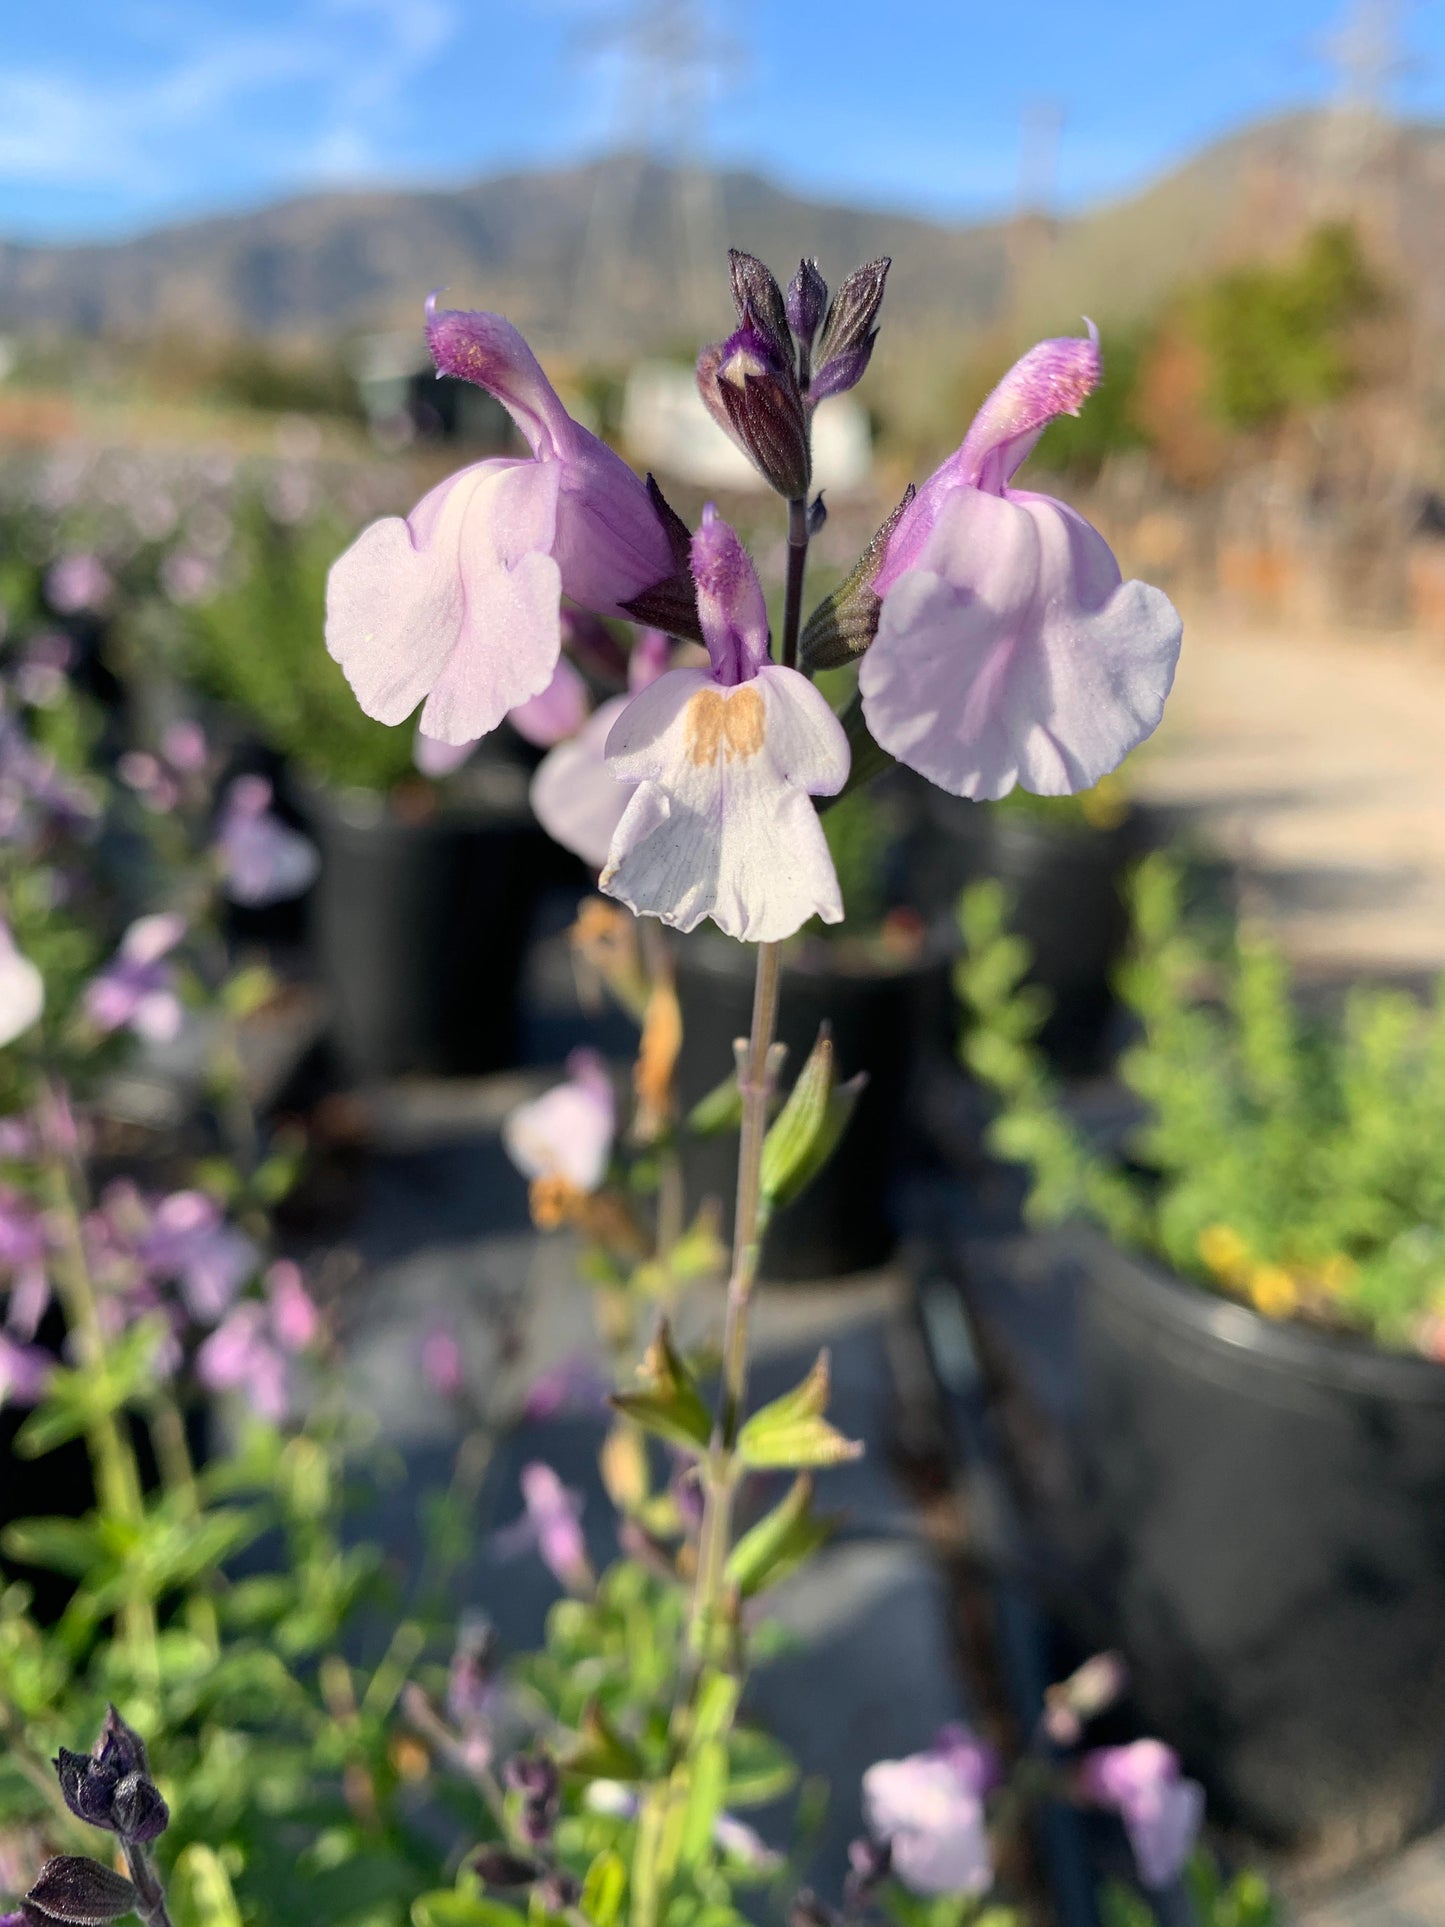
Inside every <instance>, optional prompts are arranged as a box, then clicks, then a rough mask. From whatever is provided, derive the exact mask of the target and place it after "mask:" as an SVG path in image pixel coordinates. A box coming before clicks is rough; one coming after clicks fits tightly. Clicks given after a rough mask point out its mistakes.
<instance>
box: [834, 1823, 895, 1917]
mask: <svg viewBox="0 0 1445 1927" xmlns="http://www.w3.org/2000/svg"><path fill="white" fill-rule="evenodd" d="M891 1861H892V1852H891V1850H890V1848H889V1847H888V1846H887V1845H886V1844H880V1843H879V1842H878V1841H877V1840H867V1839H861V1840H854V1841H851V1842H850V1843H849V1847H848V1876H847V1879H846V1880H845V1881H844V1883H843V1905H844V1907H845V1908H847V1909H849V1910H851V1909H852V1908H854V1907H862V1906H864V1905H866V1903H867V1902H868V1901H869V1900H870V1899H871V1898H872V1897H873V1893H874V1890H875V1889H876V1888H877V1887H878V1885H879V1884H880V1882H882V1881H884V1880H886V1879H887V1878H888V1869H889V1865H890V1863H891Z"/></svg>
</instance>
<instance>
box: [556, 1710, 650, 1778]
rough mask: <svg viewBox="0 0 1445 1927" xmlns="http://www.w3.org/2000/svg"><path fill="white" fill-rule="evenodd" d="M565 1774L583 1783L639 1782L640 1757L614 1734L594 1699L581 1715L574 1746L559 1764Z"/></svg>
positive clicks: (633, 1748) (641, 1773)
mask: <svg viewBox="0 0 1445 1927" xmlns="http://www.w3.org/2000/svg"><path fill="white" fill-rule="evenodd" d="M560 1764H561V1766H562V1770H563V1771H564V1772H565V1773H571V1774H574V1775H576V1777H577V1778H578V1779H582V1780H640V1779H641V1778H642V1775H643V1771H644V1761H643V1758H642V1755H641V1754H640V1753H639V1752H638V1750H637V1748H636V1747H635V1746H634V1745H633V1744H632V1742H631V1740H629V1739H626V1738H624V1736H623V1735H622V1734H621V1733H619V1732H618V1731H617V1728H616V1727H615V1726H614V1725H613V1724H612V1722H611V1721H610V1720H609V1719H608V1717H607V1715H606V1714H605V1713H604V1712H603V1710H602V1708H601V1706H600V1705H598V1703H597V1701H596V1700H593V1701H592V1702H591V1704H590V1705H589V1706H588V1708H587V1710H586V1712H585V1713H584V1714H583V1715H582V1724H581V1726H580V1728H579V1729H578V1734H577V1744H576V1745H575V1746H574V1747H573V1748H572V1750H571V1752H570V1753H566V1754H564V1755H563V1757H562V1760H561V1762H560Z"/></svg>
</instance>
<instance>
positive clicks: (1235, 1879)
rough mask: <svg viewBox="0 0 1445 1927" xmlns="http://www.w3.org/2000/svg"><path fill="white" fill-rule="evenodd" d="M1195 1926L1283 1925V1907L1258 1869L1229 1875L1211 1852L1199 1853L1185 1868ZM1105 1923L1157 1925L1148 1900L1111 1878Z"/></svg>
mask: <svg viewBox="0 0 1445 1927" xmlns="http://www.w3.org/2000/svg"><path fill="white" fill-rule="evenodd" d="M1184 1884H1185V1887H1186V1889H1187V1890H1188V1894H1189V1899H1190V1902H1191V1905H1192V1914H1193V1921H1194V1927H1279V1918H1280V1915H1279V1909H1278V1907H1277V1906H1276V1905H1275V1902H1274V1897H1273V1895H1272V1894H1271V1893H1270V1891H1269V1888H1268V1886H1267V1885H1266V1884H1265V1882H1264V1881H1263V1880H1262V1879H1261V1878H1260V1876H1259V1875H1258V1874H1257V1873H1252V1872H1249V1871H1247V1870H1246V1871H1245V1872H1244V1873H1238V1874H1234V1875H1233V1876H1226V1875H1225V1874H1224V1873H1222V1872H1221V1871H1220V1868H1219V1867H1218V1865H1217V1864H1216V1863H1215V1861H1214V1860H1213V1859H1212V1858H1211V1857H1210V1855H1208V1854H1207V1853H1203V1852H1200V1853H1196V1854H1195V1855H1194V1856H1193V1858H1192V1859H1191V1860H1190V1862H1189V1865H1188V1866H1187V1867H1186V1868H1185V1870H1184ZM1099 1912H1100V1915H1101V1917H1102V1920H1103V1927H1155V1922H1156V1920H1157V1915H1156V1914H1155V1912H1154V1909H1153V1908H1152V1907H1151V1906H1150V1905H1149V1903H1148V1901H1147V1900H1145V1899H1143V1898H1142V1896H1141V1895H1139V1894H1137V1893H1135V1892H1133V1891H1132V1889H1130V1888H1128V1887H1121V1886H1119V1885H1118V1884H1117V1883H1115V1882H1111V1883H1110V1884H1109V1885H1108V1886H1107V1887H1105V1888H1104V1890H1103V1892H1102V1893H1101V1894H1100V1895H1099Z"/></svg>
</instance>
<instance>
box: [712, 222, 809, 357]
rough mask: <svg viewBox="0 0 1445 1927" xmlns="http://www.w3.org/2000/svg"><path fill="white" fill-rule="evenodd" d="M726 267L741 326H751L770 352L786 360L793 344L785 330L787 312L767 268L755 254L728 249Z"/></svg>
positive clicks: (786, 328) (780, 291) (790, 355)
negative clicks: (768, 345)
mask: <svg viewBox="0 0 1445 1927" xmlns="http://www.w3.org/2000/svg"><path fill="white" fill-rule="evenodd" d="M728 270H729V272H730V274H731V275H732V283H733V305H734V307H735V308H736V309H737V311H738V320H739V321H740V322H741V323H742V324H743V326H744V327H745V328H746V327H748V326H750V325H751V326H752V327H754V328H756V329H757V330H758V331H759V333H761V334H763V335H766V336H767V338H768V341H769V343H770V344H771V346H772V349H773V352H774V354H775V355H777V356H778V357H779V359H780V360H783V361H790V360H791V359H792V354H793V343H792V337H791V336H790V335H789V333H788V313H787V309H786V307H785V305H784V303H783V291H782V289H781V288H780V287H779V286H778V284H777V282H776V281H775V280H774V279H773V275H772V271H771V269H769V268H766V267H764V266H763V264H762V262H761V261H760V260H759V259H758V258H757V256H756V255H755V254H744V253H743V251H742V249H741V248H729V249H728Z"/></svg>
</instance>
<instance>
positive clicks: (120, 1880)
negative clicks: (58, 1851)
mask: <svg viewBox="0 0 1445 1927" xmlns="http://www.w3.org/2000/svg"><path fill="white" fill-rule="evenodd" d="M25 1898H26V1900H27V1901H28V1902H29V1903H30V1904H31V1905H32V1906H33V1907H35V1908H37V1909H38V1910H39V1913H40V1915H41V1917H42V1918H44V1919H48V1920H65V1921H73V1922H74V1923H76V1927H106V1923H107V1922H109V1921H112V1920H124V1918H125V1916H126V1915H127V1914H133V1913H134V1912H135V1908H136V1902H137V1901H138V1900H139V1899H140V1895H139V1894H138V1893H137V1892H136V1890H135V1888H134V1887H133V1886H132V1885H131V1883H130V1881H128V1880H127V1879H126V1878H125V1876H124V1875H123V1874H118V1873H113V1872H112V1871H111V1869H110V1868H109V1867H102V1866H101V1864H100V1862H99V1861H98V1860H86V1859H85V1858H83V1857H82V1856H81V1855H79V1854H64V1855H62V1856H61V1858H60V1859H58V1860H47V1861H46V1863H45V1865H44V1866H43V1867H42V1868H41V1869H40V1878H39V1879H38V1880H37V1881H36V1883H35V1885H34V1886H33V1887H32V1888H31V1889H30V1892H29V1893H28V1894H27V1895H26V1896H25Z"/></svg>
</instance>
